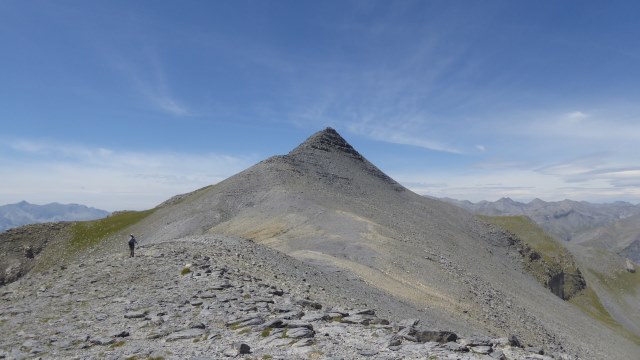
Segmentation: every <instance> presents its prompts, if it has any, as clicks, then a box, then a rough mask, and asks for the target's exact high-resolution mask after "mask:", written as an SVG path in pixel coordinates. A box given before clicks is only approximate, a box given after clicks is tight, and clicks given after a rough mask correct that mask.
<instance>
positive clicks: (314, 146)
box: [289, 127, 363, 159]
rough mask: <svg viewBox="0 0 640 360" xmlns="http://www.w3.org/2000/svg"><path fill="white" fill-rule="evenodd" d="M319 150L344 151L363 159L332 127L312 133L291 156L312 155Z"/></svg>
mask: <svg viewBox="0 0 640 360" xmlns="http://www.w3.org/2000/svg"><path fill="white" fill-rule="evenodd" d="M318 151H324V152H338V153H344V154H347V155H350V156H352V157H354V158H356V159H363V157H362V155H360V153H358V152H357V151H356V149H354V148H353V146H351V144H349V143H348V142H347V141H346V140H345V139H344V138H343V137H342V136H340V134H338V132H337V131H336V130H335V129H333V128H331V127H327V128H326V129H324V130H321V131H318V132H317V133H315V134H313V135H311V136H310V137H309V138H308V139H307V140H306V141H305V142H303V143H302V144H300V145H298V147H296V148H295V149H293V150H292V151H291V152H290V153H289V156H294V157H295V156H301V155H311V154H314V153H317V152H318Z"/></svg>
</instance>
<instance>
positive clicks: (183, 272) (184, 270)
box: [180, 266, 191, 275]
mask: <svg viewBox="0 0 640 360" xmlns="http://www.w3.org/2000/svg"><path fill="white" fill-rule="evenodd" d="M190 272H191V269H190V268H188V267H186V266H185V267H184V268H182V271H180V275H187V274H188V273H190Z"/></svg>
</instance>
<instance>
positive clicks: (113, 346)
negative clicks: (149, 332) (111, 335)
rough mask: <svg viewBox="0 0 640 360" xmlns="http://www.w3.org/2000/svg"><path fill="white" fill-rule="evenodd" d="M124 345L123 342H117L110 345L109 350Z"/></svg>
mask: <svg viewBox="0 0 640 360" xmlns="http://www.w3.org/2000/svg"><path fill="white" fill-rule="evenodd" d="M124 344H125V342H124V341H118V342H116V343H113V344H111V348H112V349H115V348H119V347H122V346H124Z"/></svg>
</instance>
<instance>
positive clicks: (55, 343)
mask: <svg viewBox="0 0 640 360" xmlns="http://www.w3.org/2000/svg"><path fill="white" fill-rule="evenodd" d="M292 269H297V270H298V271H297V272H294V271H292ZM317 271H321V270H318V269H316V268H314V267H312V266H309V265H306V264H303V263H300V262H298V261H296V260H295V259H291V258H289V257H286V256H284V255H282V254H277V253H276V252H275V251H273V250H270V249H264V248H262V247H261V246H259V245H257V244H254V243H252V242H250V241H246V240H242V239H234V238H226V237H220V236H199V237H191V238H185V239H181V240H180V241H169V242H163V243H157V244H147V245H144V246H143V247H141V248H140V249H139V250H138V256H137V257H135V258H128V257H127V254H126V251H122V252H121V253H113V254H110V255H108V256H104V255H101V256H92V257H85V258H82V259H78V260H76V261H74V262H72V263H69V264H66V265H64V266H56V267H55V268H52V269H50V270H48V271H46V272H43V273H32V274H29V275H27V276H25V277H24V278H22V279H21V280H19V281H17V282H15V283H12V284H9V285H8V286H5V287H3V288H2V291H1V292H0V329H1V330H2V333H3V334H4V335H3V337H2V338H1V339H0V358H5V359H24V358H42V359H50V358H68V359H93V358H96V359H97V358H100V359H123V358H124V359H222V358H236V357H237V358H245V359H365V358H375V359H425V358H430V359H571V358H573V357H571V356H569V355H567V354H563V353H560V352H557V351H555V352H548V350H546V351H545V349H543V348H542V347H538V346H531V345H530V344H522V343H521V342H520V341H519V340H518V338H517V337H515V336H510V337H509V336H507V335H508V334H505V336H504V337H492V336H486V335H480V334H479V335H474V336H469V337H459V336H458V334H456V333H454V332H451V331H447V330H446V329H445V330H442V329H434V328H433V327H432V326H430V325H429V322H428V320H426V321H425V320H420V319H417V318H409V319H403V318H399V317H394V318H389V317H386V316H384V315H383V314H378V312H377V309H376V308H375V307H373V306H369V304H367V303H365V301H366V300H364V299H357V298H344V297H343V298H340V297H335V296H334V295H333V294H332V293H333V292H334V289H330V288H329V287H330V286H331V285H332V284H331V281H329V280H330V277H331V276H330V274H326V275H325V276H324V277H325V278H327V279H329V280H328V281H327V282H326V283H325V284H320V283H318V282H317V278H316V281H315V282H313V281H309V282H307V281H306V278H307V275H310V273H311V272H317ZM305 274H307V275H305ZM310 279H311V278H310ZM355 281H357V280H355ZM334 285H338V284H334ZM356 297H357V296H356ZM408 314H409V315H411V314H410V313H408ZM387 315H389V314H387Z"/></svg>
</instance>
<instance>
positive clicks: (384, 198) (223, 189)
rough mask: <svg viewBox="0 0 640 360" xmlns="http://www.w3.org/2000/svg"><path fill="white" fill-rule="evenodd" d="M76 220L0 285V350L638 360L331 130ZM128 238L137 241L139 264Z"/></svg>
mask: <svg viewBox="0 0 640 360" xmlns="http://www.w3.org/2000/svg"><path fill="white" fill-rule="evenodd" d="M116 225H117V226H116ZM72 230H73V231H72V234H71V235H70V237H71V238H72V240H70V244H75V245H74V246H67V245H65V244H58V245H56V246H51V247H47V248H45V249H44V250H43V251H42V252H40V253H39V255H38V256H36V257H35V260H36V262H39V263H41V264H45V265H36V267H35V268H34V270H33V271H31V272H30V273H29V274H27V275H26V276H24V277H22V278H21V279H19V280H18V281H15V282H13V283H11V284H8V285H5V286H4V287H2V288H0V295H1V297H0V300H1V301H2V302H1V303H0V305H1V308H0V329H1V330H2V333H3V334H9V335H7V336H5V337H4V338H3V339H2V342H1V343H0V351H1V352H0V357H1V356H4V357H6V358H22V357H34V358H37V357H42V358H61V357H63V358H74V357H75V358H127V357H128V358H141V359H144V358H176V359H178V358H179V359H182V358H224V357H227V356H238V357H244V358H254V359H255V358H263V359H269V358H286V359H289V358H306V359H340V358H344V359H356V358H380V359H412V358H415V359H424V358H434V359H440V358H442V359H446V358H452V359H465V358H472V359H473V358H479V359H482V358H485V359H491V358H498V359H500V358H505V359H526V358H532V359H535V358H541V359H545V358H581V359H605V358H615V359H625V358H629V359H632V358H635V357H636V355H637V354H638V352H639V351H640V347H639V345H638V340H637V337H634V335H632V334H631V335H630V334H628V333H625V332H621V331H620V329H619V328H618V327H616V326H613V325H609V324H605V323H603V322H602V321H599V320H598V319H594V318H593V317H592V316H589V315H588V314H587V313H585V312H584V311H583V310H581V309H580V308H579V307H577V306H576V305H574V304H572V303H569V302H567V301H564V300H563V299H561V298H560V297H558V296H556V295H557V294H554V293H552V291H551V290H550V289H549V287H548V286H547V285H548V284H544V283H541V282H540V281H539V279H536V277H535V276H534V275H533V274H532V273H530V272H529V271H528V269H527V267H528V264H527V262H525V261H523V260H524V258H523V254H527V256H529V254H531V252H530V251H524V248H523V246H522V244H523V243H522V241H521V240H520V239H518V238H514V236H513V234H511V233H509V232H507V231H505V230H504V229H501V228H499V227H497V226H495V225H492V224H489V223H487V222H485V221H483V220H481V219H479V218H477V217H475V216H474V215H473V214H471V213H469V212H467V211H465V210H463V209H460V208H458V207H455V206H453V205H450V204H446V203H444V202H441V201H438V200H434V199H427V198H424V197H422V196H419V195H417V194H415V193H413V192H411V191H409V190H407V189H405V188H404V187H402V186H401V185H400V184H398V183H397V182H395V181H394V180H393V179H391V178H389V177H388V176H387V175H385V174H384V173H382V172H381V171H380V170H379V169H377V168H376V167H375V166H374V165H373V164H371V163H370V162H369V161H367V160H366V159H365V158H364V157H363V156H362V155H361V154H359V153H358V152H357V151H356V150H355V149H353V148H352V147H351V146H350V145H349V144H348V143H347V142H346V141H345V140H344V139H343V138H342V137H340V135H339V134H337V132H335V130H333V129H326V130H324V131H321V132H318V133H316V134H314V135H313V136H311V137H310V138H309V139H308V140H307V141H305V142H304V143H302V144H301V145H300V146H299V147H298V148H296V149H294V150H293V151H291V152H290V153H289V154H287V155H284V156H275V157H272V158H269V159H267V160H265V161H263V162H260V163H259V164H256V165H255V166H253V167H251V168H249V169H247V170H245V171H243V172H241V173H239V174H237V175H235V176H232V177H231V178H229V179H227V180H225V181H223V182H221V183H219V184H216V185H213V186H209V187H206V188H203V189H200V190H197V191H195V192H193V193H190V194H184V195H180V196H177V197H174V198H173V199H169V200H167V201H166V202H165V203H163V204H161V205H159V206H158V207H157V208H155V209H152V210H150V211H147V212H144V213H138V214H129V213H122V214H114V215H112V216H111V217H110V218H107V219H105V220H103V221H98V222H94V223H92V224H89V225H83V226H74V228H73V229H72ZM129 232H133V233H135V234H136V236H137V237H138V239H139V240H140V242H141V243H142V244H143V246H142V247H141V248H140V249H139V255H140V256H138V257H136V258H133V259H129V258H127V257H126V255H127V254H126V253H127V251H128V250H127V249H126V245H125V241H126V237H127V234H128V233H129ZM96 233H99V234H100V236H96V235H95V234H96ZM56 260H57V261H56ZM534 261H535V259H534ZM188 264H190V265H188ZM187 268H188V269H187ZM543 269H544V266H543ZM183 273H184V274H183ZM587 289H589V287H588V286H587ZM509 339H510V340H511V341H510V340H509ZM238 343H244V344H245V346H242V345H240V344H238ZM234 344H235V345H234ZM516 345H519V346H516ZM247 346H248V348H247ZM247 351H249V353H246V354H245V352H247ZM540 353H544V354H545V355H542V354H540Z"/></svg>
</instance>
